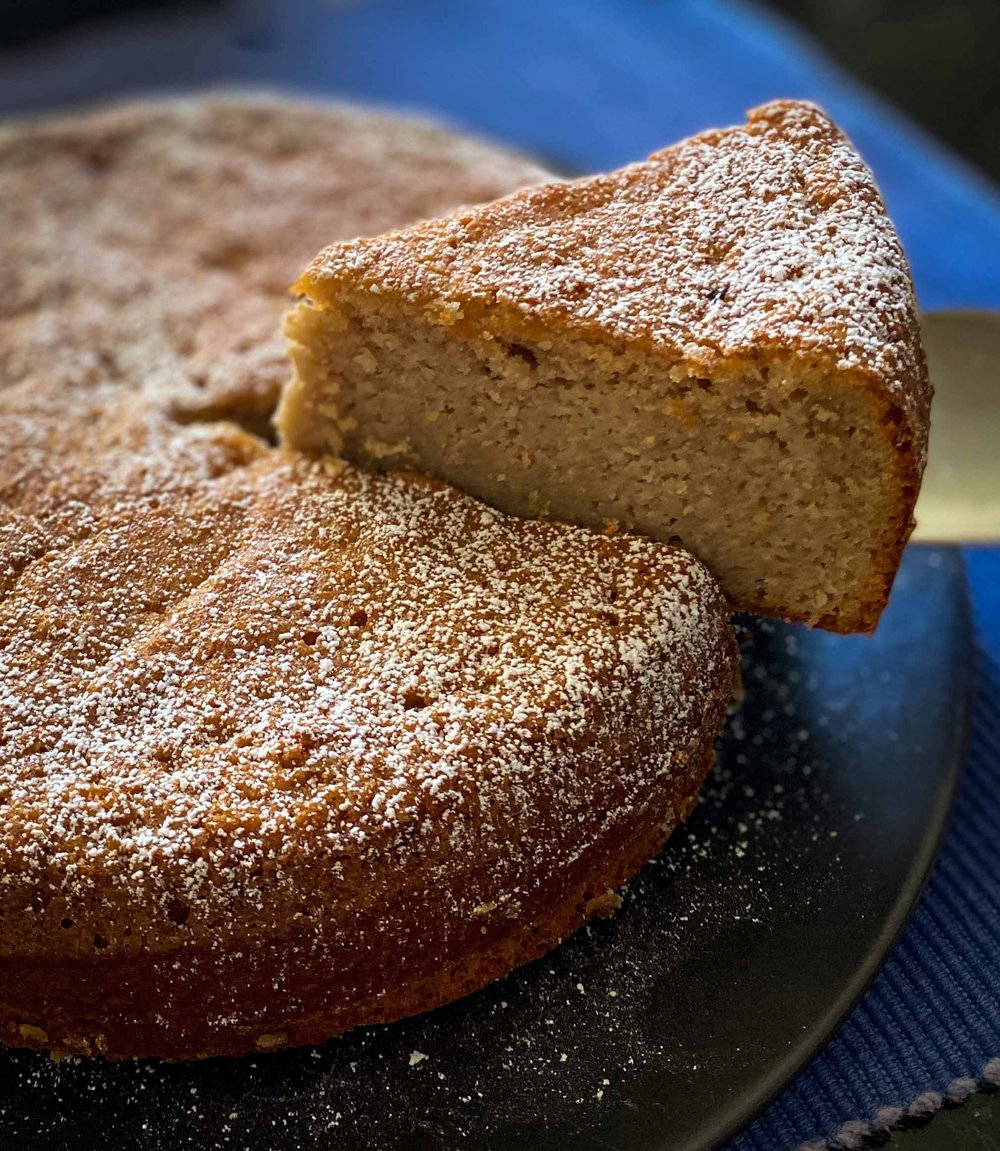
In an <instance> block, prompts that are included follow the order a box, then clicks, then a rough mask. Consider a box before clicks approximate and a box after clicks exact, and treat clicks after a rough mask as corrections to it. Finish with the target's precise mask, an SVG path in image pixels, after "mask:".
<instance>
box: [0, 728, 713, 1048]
mask: <svg viewBox="0 0 1000 1151" xmlns="http://www.w3.org/2000/svg"><path fill="white" fill-rule="evenodd" d="M709 734H710V736H711V737H714V734H715V732H714V729H713V730H712V731H711V732H710V733H709ZM713 743H714V739H712V738H709V739H708V741H707V747H706V746H705V745H704V744H702V745H701V746H698V747H696V748H695V749H692V750H693V753H692V755H691V758H690V760H689V763H688V771H687V772H685V777H686V778H685V779H684V792H683V794H678V790H677V789H675V788H673V787H670V786H662V787H660V788H659V789H657V790H656V792H655V793H654V794H653V795H652V796H651V797H650V798H649V801H648V802H647V803H646V804H645V805H644V807H643V809H642V810H640V811H638V812H634V813H633V815H632V818H631V819H627V820H625V821H623V822H624V823H625V824H626V826H625V827H624V828H622V827H619V828H618V829H617V831H618V835H617V836H616V838H617V843H616V844H613V845H610V847H608V846H605V847H602V849H601V851H600V852H599V853H598V854H599V856H600V858H599V859H598V860H597V861H596V866H591V867H589V868H588V869H587V871H586V873H585V877H584V878H583V879H582V880H580V879H579V878H577V879H576V881H575V882H574V883H573V886H572V888H571V891H570V894H569V895H568V896H566V897H565V898H563V900H562V901H561V902H560V903H559V904H558V905H556V906H555V907H554V908H550V909H546V910H545V911H544V912H543V913H542V914H540V915H537V916H536V917H535V918H533V919H530V920H528V921H527V922H517V923H514V924H512V927H511V930H510V931H509V932H508V933H507V934H506V935H505V936H504V937H503V938H501V939H500V940H493V941H491V943H490V944H489V945H488V947H487V948H486V949H485V950H483V951H481V952H479V953H478V954H477V953H474V952H473V953H466V954H464V955H461V956H459V957H458V958H457V959H456V961H455V962H454V963H453V964H451V965H450V966H448V967H446V968H445V969H443V970H440V971H438V972H436V973H432V974H430V975H423V976H420V977H417V978H415V979H413V980H411V981H409V982H408V981H407V979H406V957H405V956H402V955H401V956H400V966H399V969H398V970H397V971H392V972H390V971H387V972H385V979H384V986H385V988H386V991H385V994H382V995H379V996H377V997H375V998H369V999H367V1000H355V1001H353V1002H350V1003H346V1004H345V1002H344V997H343V994H342V992H343V988H341V987H339V986H338V983H337V978H336V968H335V966H334V967H331V966H330V965H329V958H327V959H326V960H325V961H324V962H325V964H326V967H327V970H326V976H325V983H326V991H327V992H328V1003H329V1006H328V1007H327V1008H326V1009H320V1010H318V1011H311V1012H307V1013H302V1014H299V1015H297V1016H291V1017H286V1018H284V1019H281V1020H280V1025H276V1026H275V1027H273V1028H272V1029H270V1030H266V1031H262V1030H261V1029H260V1028H258V1029H256V1031H257V1033H255V1034H251V1033H250V1032H249V1030H248V1029H247V1028H242V1029H226V1028H211V1027H209V1026H208V1025H207V1022H206V1017H207V1016H208V1015H210V1013H211V1005H210V1004H208V1003H197V1004H196V1003H193V1002H189V1003H187V1004H185V1003H184V994H185V989H186V987H188V988H189V987H190V981H189V973H190V968H189V967H188V966H187V965H186V964H175V965H174V966H175V970H176V974H175V975H174V977H173V979H174V982H175V986H174V987H165V986H163V984H162V982H160V983H154V982H153V980H150V981H149V984H148V986H147V987H146V995H145V1004H144V1005H143V1006H141V1007H137V1002H138V1003H142V999H143V997H142V996H134V997H132V999H133V1001H132V1002H130V1004H129V1008H130V1010H129V1011H128V1012H120V1013H119V1012H116V1011H114V1010H113V1009H112V1008H111V1007H110V1006H109V1008H108V1010H107V1011H105V1012H102V1013H101V1016H100V1018H98V1019H95V1018H92V1017H89V1016H88V1015H83V1013H82V1012H81V1010H80V1008H81V1004H80V1002H79V998H78V997H75V996H74V988H78V987H79V986H80V978H79V977H80V970H79V968H80V965H79V964H68V963H67V964H62V965H60V966H61V967H62V968H63V970H62V971H61V972H60V971H58V970H53V969H48V970H46V971H44V972H40V971H39V970H38V965H37V964H31V965H27V966H26V965H25V964H24V963H23V962H20V963H19V962H18V961H16V960H11V959H7V960H3V961H0V981H2V982H0V987H3V989H4V990H3V992H2V993H0V994H2V1001H0V1043H3V1044H5V1045H7V1046H9V1047H17V1048H30V1049H34V1050H47V1051H51V1052H53V1053H54V1054H55V1055H57V1056H59V1055H65V1054H86V1055H97V1056H102V1057H104V1058H106V1059H109V1060H122V1059H134V1058H162V1059H166V1060H171V1061H181V1060H190V1059H206V1058H213V1057H216V1056H240V1055H247V1054H262V1053H266V1052H270V1051H276V1050H282V1049H285V1048H288V1047H296V1046H303V1045H309V1044H317V1043H322V1042H324V1041H326V1040H328V1039H332V1038H334V1037H336V1036H338V1035H341V1034H343V1033H345V1032H347V1031H350V1030H352V1029H354V1028H355V1027H360V1026H367V1025H374V1024H380V1023H391V1022H394V1021H396V1020H399V1019H403V1018H406V1017H407V1016H411V1015H417V1014H420V1013H422V1012H425V1011H430V1010H432V1009H434V1008H436V1007H441V1006H443V1005H444V1004H446V1003H450V1002H452V1001H454V1000H456V999H460V998H463V997H465V996H467V995H470V994H472V993H473V992H475V991H478V990H480V989H482V988H483V987H486V986H487V985H488V984H490V983H493V982H494V981H496V980H498V979H500V978H502V977H503V976H505V975H507V974H508V973H509V972H511V971H513V970H514V969H515V968H518V967H521V966H523V965H525V964H528V963H531V962H532V961H533V960H536V959H539V958H540V957H541V956H543V955H545V954H546V953H547V952H548V951H551V950H552V949H553V948H554V947H556V946H557V945H559V944H560V943H562V942H563V941H564V940H565V939H567V938H568V937H569V936H571V935H573V934H574V933H575V932H577V931H578V930H579V929H580V928H581V927H583V926H584V925H585V924H586V923H587V922H588V921H590V920H593V919H597V918H605V917H607V916H609V915H611V914H612V913H613V912H614V911H615V910H617V908H618V907H619V906H620V903H621V901H620V899H619V897H618V895H617V889H618V888H620V887H621V886H622V884H624V883H625V882H626V881H627V880H628V879H630V878H631V877H632V876H634V875H635V874H636V872H638V871H639V870H640V869H641V868H642V867H643V865H644V864H645V863H646V862H647V861H648V860H650V859H651V858H652V857H653V856H655V855H656V854H657V852H658V851H659V850H660V849H661V848H662V846H663V845H664V844H665V842H666V841H667V839H668V838H669V837H670V835H671V833H672V832H673V831H674V830H675V828H676V827H677V826H678V824H680V823H681V822H683V821H684V820H685V819H686V818H687V817H688V815H689V814H690V812H691V811H692V809H693V808H694V806H695V804H696V802H697V795H698V790H699V788H700V786H701V783H702V781H703V780H704V777H705V775H706V774H707V772H708V770H709V768H710V767H711V764H712V761H713V758H714V751H713ZM623 832H624V834H622V833H623ZM259 954H260V953H259V951H257V950H255V949H254V948H252V947H248V953H247V954H246V955H245V956H244V962H243V966H244V970H243V971H242V972H241V971H240V970H238V969H233V968H231V969H230V971H229V972H228V973H227V974H228V977H229V979H230V980H231V981H233V980H235V981H238V980H241V979H243V980H245V981H246V985H247V999H248V1003H247V1007H248V1010H252V1009H253V1008H254V1006H255V1004H254V1003H253V1002H252V1000H253V998H254V993H253V991H252V990H251V988H252V987H253V979H252V976H253V974H254V973H255V971H257V970H258V968H259ZM90 962H91V963H92V962H93V961H90ZM29 967H30V969H28V968H29ZM162 974H163V973H162V969H161V970H160V971H159V972H158V973H157V975H158V978H160V979H161V980H162ZM312 974H313V976H314V977H319V973H318V972H316V971H314V972H313V973H312ZM108 991H109V1004H112V1003H113V1002H114V991H113V986H112V985H111V980H109V987H108ZM12 993H13V994H12ZM258 997H259V998H260V999H261V1002H262V1003H263V1002H264V1001H266V1000H267V999H268V990H267V988H263V989H262V990H261V991H260V992H259V994H258ZM170 1000H173V1002H174V1004H175V1006H174V1007H173V1009H172V1014H171V1018H170V1019H169V1020H164V1018H163V1015H162V1012H163V1010H164V1006H163V1005H164V1003H165V1002H167V1001H170ZM93 1007H94V1004H93V1002H89V1003H88V1004H86V1005H85V1010H87V1011H88V1013H89V1012H92V1011H93ZM185 1015H186V1016H187V1018H184V1016H185ZM206 1034H207V1035H210V1039H207V1040H206ZM194 1035H197V1036H198V1039H197V1041H195V1046H192V1040H193V1037H194Z"/></svg>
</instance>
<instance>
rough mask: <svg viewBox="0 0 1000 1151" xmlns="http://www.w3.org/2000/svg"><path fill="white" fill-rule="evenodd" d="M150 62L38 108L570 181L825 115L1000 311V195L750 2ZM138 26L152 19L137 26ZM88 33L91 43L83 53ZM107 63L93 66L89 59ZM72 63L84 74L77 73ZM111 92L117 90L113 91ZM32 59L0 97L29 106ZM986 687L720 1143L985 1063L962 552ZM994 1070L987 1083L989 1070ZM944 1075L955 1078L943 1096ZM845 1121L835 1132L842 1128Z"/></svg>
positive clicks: (532, 19) (986, 841) (996, 647)
mask: <svg viewBox="0 0 1000 1151" xmlns="http://www.w3.org/2000/svg"><path fill="white" fill-rule="evenodd" d="M233 8H234V9H235V20H236V22H237V24H238V27H239V34H238V35H237V37H236V38H235V39H234V38H233V36H232V34H231V27H232V21H233V18H234V16H233V11H232V10H231V11H230V12H229V13H227V17H226V19H225V21H222V20H220V19H219V17H218V16H216V15H206V16H192V17H191V18H190V20H189V21H188V23H187V25H186V30H185V32H184V37H186V39H185V40H184V43H183V44H181V43H180V41H179V38H178V37H177V36H176V35H174V36H172V38H171V44H172V45H174V46H175V47H174V50H173V51H171V52H164V51H162V50H160V49H159V48H158V47H157V46H156V44H155V42H154V43H152V44H151V43H150V39H149V36H148V31H147V32H146V33H145V34H144V35H143V36H142V37H141V38H140V37H139V36H138V35H136V36H135V38H134V41H132V40H130V36H132V34H131V33H130V32H129V31H128V30H127V29H122V30H120V31H118V32H116V33H115V34H113V35H105V34H104V33H100V34H96V33H95V34H94V35H95V50H94V51H92V52H88V53H85V54H79V53H74V52H73V51H72V48H73V45H74V44H75V46H76V47H79V42H80V39H81V37H82V36H86V35H87V34H86V33H74V36H73V43H72V44H71V43H70V42H69V41H67V42H66V43H64V44H62V45H60V44H55V45H53V46H52V47H51V48H50V49H48V50H47V60H48V66H47V67H45V69H44V71H45V83H44V91H45V102H46V103H47V104H50V105H51V104H61V103H70V102H75V101H78V100H80V99H82V98H88V97H92V96H102V97H103V96H106V95H108V94H109V92H110V91H112V90H116V91H127V90H129V89H144V90H148V89H149V88H150V87H163V88H167V87H189V86H191V85H192V84H198V83H219V82H224V81H227V80H230V81H241V82H247V83H259V82H261V81H265V82H267V83H269V84H272V85H280V86H282V87H300V88H304V89H307V90H312V91H322V92H325V93H329V92H334V93H342V94H344V95H347V96H350V97H354V98H361V99H365V100H369V101H374V102H376V103H379V102H381V103H390V104H394V105H413V106H416V107H419V108H423V109H427V110H430V111H432V112H434V113H436V114H437V115H438V116H443V117H445V118H447V119H450V120H452V121H454V122H456V123H458V124H462V125H465V126H468V127H471V128H473V129H474V130H477V131H479V132H480V133H484V134H487V135H492V136H495V137H498V138H500V139H504V140H509V141H515V142H517V143H519V144H520V145H521V146H522V147H524V148H526V149H527V150H529V151H532V152H535V153H537V154H538V155H539V156H541V157H544V158H545V159H547V160H549V161H550V162H555V163H557V164H559V165H561V166H562V167H564V168H566V169H570V170H572V169H577V170H583V171H585V170H597V169H601V168H607V167H612V166H615V165H617V164H619V163H622V162H625V161H628V160H634V159H638V158H640V157H642V156H645V155H646V154H647V153H648V152H650V151H652V150H653V149H655V148H658V147H660V146H662V145H664V144H666V143H669V142H671V141H673V140H675V139H676V138H678V137H680V136H683V135H686V134H688V133H690V132H694V131H697V130H699V129H701V128H704V127H707V126H709V125H717V124H726V123H732V122H735V121H738V120H740V119H741V118H742V115H743V112H744V111H745V109H747V108H749V107H751V106H753V105H755V104H759V103H762V102H764V101H766V100H768V99H771V98H773V97H776V96H799V97H807V98H810V99H813V100H816V101H817V102H819V103H821V104H823V105H824V106H825V107H826V108H827V109H828V110H829V111H830V112H831V113H832V114H833V115H834V117H835V118H836V119H837V120H838V121H839V122H840V123H841V125H842V126H843V127H844V128H845V129H846V130H847V131H848V133H849V134H850V135H851V137H852V138H853V139H854V141H855V143H856V144H857V146H858V147H859V149H860V150H861V152H862V153H863V154H864V156H865V157H866V159H867V160H868V162H869V163H870V164H871V166H872V168H873V169H874V171H875V174H876V176H877V178H878V180H879V183H880V185H881V187H882V190H883V192H884V195H885V197H886V200H887V202H888V204H889V208H890V211H891V213H892V215H893V217H894V219H895V220H896V222H897V225H898V227H899V229H900V232H901V234H902V238H903V242H904V244H905V245H906V248H907V251H908V253H909V255H910V258H911V261H912V264H913V270H914V276H915V279H916V282H917V288H918V293H919V296H920V299H921V303H922V305H923V306H924V307H925V308H933V307H955V306H979V307H997V308H1000V262H998V259H997V257H998V253H1000V197H998V194H997V192H996V190H995V189H994V188H993V187H992V186H991V185H989V184H987V183H986V182H985V181H984V180H983V179H982V178H981V177H979V176H977V175H976V174H975V173H974V172H972V171H971V170H970V169H969V168H967V167H965V166H964V165H963V164H962V163H961V162H960V161H958V160H957V159H956V158H954V157H953V156H951V155H949V154H948V153H947V152H946V151H944V150H943V149H942V148H940V147H939V146H938V145H936V144H935V143H934V142H933V141H931V140H930V139H928V138H927V137H926V136H924V135H923V134H921V133H920V132H919V131H918V130H916V129H915V128H914V127H913V126H912V125H909V124H908V123H907V122H906V121H905V120H903V119H902V118H901V117H899V116H898V115H897V114H895V113H894V112H893V111H892V110H891V109H889V108H887V107H886V106H884V105H883V104H881V103H880V102H879V101H878V100H877V99H876V98H875V97H874V96H872V95H871V94H869V93H866V92H865V91H863V90H861V89H860V88H859V87H858V86H857V85H855V84H854V83H853V82H852V81H851V80H850V79H848V78H847V77H846V76H845V75H844V74H843V73H842V72H841V71H839V70H838V69H837V68H836V67H834V66H833V65H832V64H831V63H830V62H829V61H827V60H826V59H825V58H824V57H823V56H822V55H820V54H819V53H818V52H817V50H816V49H815V47H814V46H813V45H812V44H811V43H810V42H809V41H808V40H806V39H804V38H803V37H801V36H800V35H798V34H797V33H796V32H795V31H794V30H792V29H791V28H790V27H789V26H788V25H786V24H784V23H783V22H781V21H779V20H778V19H776V18H775V17H774V16H772V15H771V14H770V13H768V12H767V11H766V10H765V9H764V8H763V7H755V6H751V5H744V4H739V3H725V2H722V0H707V2H706V0H660V2H654V0H641V2H640V0H636V2H628V0H574V2H573V3H572V4H559V3H555V2H549V0H477V2H475V3H472V2H470V0H369V2H366V3H365V2H357V3H338V4H331V3H319V2H318V0H286V2H285V3H274V4H268V3H244V4H236V5H234V6H233ZM147 28H148V25H147ZM98 39H99V42H98ZM102 54H105V55H106V57H107V64H108V66H107V67H102V66H101V58H102ZM81 61H82V63H81ZM109 84H111V85H113V88H109ZM40 89H41V85H40V82H39V68H38V61H37V60H33V61H32V63H31V64H30V66H28V65H25V66H23V67H21V66H19V65H18V63H17V61H16V60H8V61H6V62H5V63H4V67H3V69H2V72H0V105H2V106H3V107H4V108H7V109H11V110H13V109H16V108H24V107H37V106H38V105H39V94H40ZM967 561H968V571H969V583H970V588H971V595H972V604H973V612H974V617H975V626H976V633H977V643H978V649H979V683H978V690H977V698H976V703H975V710H974V715H973V721H972V732H971V738H970V745H969V753H968V766H967V771H966V776H965V779H964V782H963V785H962V788H961V792H960V795H959V797H958V803H957V807H956V810H955V815H954V820H953V824H952V828H951V831H950V834H949V836H948V839H947V842H946V843H945V845H944V848H943V851H942V854H941V857H940V861H939V863H938V866H937V868H936V870H935V872H934V875H933V877H932V880H931V882H930V885H929V887H928V889H927V891H926V893H925V895H924V898H923V900H922V902H921V904H920V906H919V908H918V910H917V913H916V915H915V916H914V918H913V920H912V921H911V923H910V925H909V927H908V929H907V930H906V933H905V935H904V937H903V939H902V940H901V942H900V943H899V945H898V946H897V947H896V949H895V950H894V952H893V953H892V955H891V956H890V959H889V961H888V963H887V965H886V967H885V968H884V969H883V971H882V973H881V974H880V975H879V977H878V978H877V980H876V981H875V983H874V985H873V986H872V988H871V990H870V991H869V993H868V994H867V996H866V997H865V999H864V1000H863V1001H862V1003H861V1004H860V1005H859V1006H858V1008H857V1009H856V1010H855V1012H854V1013H853V1015H852V1016H851V1017H850V1019H849V1020H848V1021H847V1022H846V1024H845V1025H844V1026H843V1027H842V1029H841V1030H840V1032H839V1033H838V1034H837V1035H836V1036H835V1037H834V1039H833V1040H832V1041H831V1043H830V1044H829V1045H828V1046H827V1048H826V1049H825V1050H824V1052H823V1053H822V1054H821V1055H820V1056H819V1057H818V1058H817V1059H816V1060H815V1062H814V1063H813V1064H812V1065H811V1066H810V1067H809V1068H808V1069H807V1070H806V1071H805V1072H803V1073H802V1074H801V1075H800V1076H799V1078H798V1079H797V1080H796V1081H795V1082H794V1083H793V1084H792V1086H791V1087H790V1088H789V1089H788V1090H786V1091H785V1092H784V1094H783V1095H782V1096H781V1097H780V1098H779V1099H778V1100H777V1101H776V1102H775V1103H774V1104H772V1106H771V1107H770V1108H769V1109H768V1110H767V1111H766V1112H765V1113H764V1115H762V1116H761V1117H760V1118H759V1119H758V1120H757V1121H756V1123H754V1124H753V1125H752V1126H751V1127H750V1128H749V1129H748V1130H746V1131H745V1132H744V1133H742V1134H741V1135H740V1136H739V1137H738V1138H737V1139H736V1140H735V1141H734V1143H733V1144H732V1151H765V1149H766V1151H787V1149H792V1148H795V1147H797V1146H798V1145H799V1144H801V1143H803V1142H804V1141H808V1140H819V1139H824V1138H828V1137H831V1136H833V1135H834V1134H835V1133H837V1132H840V1135H841V1138H842V1140H843V1141H844V1142H845V1143H847V1144H848V1145H850V1144H851V1143H852V1142H854V1141H855V1140H856V1138H857V1137H858V1136H859V1133H860V1131H861V1130H863V1123H862V1124H859V1123H852V1122H851V1121H853V1120H857V1121H868V1120H870V1119H872V1118H873V1117H877V1118H878V1119H879V1120H880V1121H882V1122H886V1121H891V1120H892V1119H894V1118H895V1117H897V1116H898V1115H899V1114H900V1109H903V1110H905V1109H907V1108H909V1107H912V1106H914V1101H915V1100H917V1102H916V1106H917V1108H920V1107H923V1106H934V1105H935V1103H936V1102H938V1101H939V1096H940V1094H941V1093H943V1092H946V1091H948V1090H949V1089H952V1090H953V1091H955V1092H958V1093H961V1091H963V1090H967V1089H968V1087H969V1086H970V1084H969V1083H967V1082H963V1077H968V1076H976V1075H978V1074H980V1073H981V1071H982V1069H983V1066H984V1064H986V1062H987V1061H988V1060H990V1059H993V1058H996V1057H1000V862H998V858H997V849H996V843H997V828H1000V553H997V552H989V551H979V552H973V551H970V552H969V553H968V554H967ZM992 1070H993V1073H998V1071H1000V1064H994V1067H993V1069H992ZM956 1080H957V1081H958V1082H957V1083H956ZM845 1124H847V1126H846V1127H845V1126H844V1125H845Z"/></svg>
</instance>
